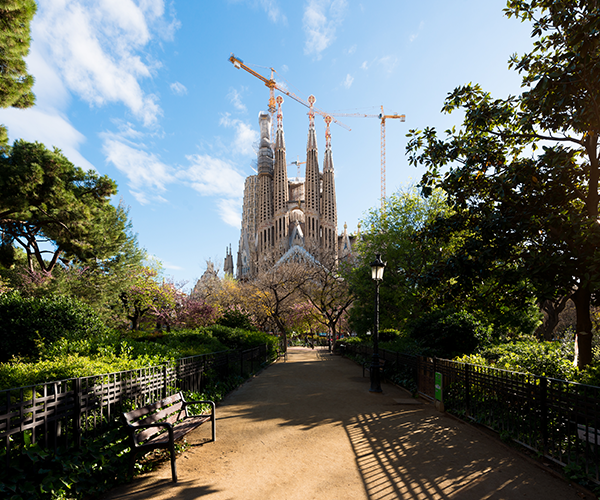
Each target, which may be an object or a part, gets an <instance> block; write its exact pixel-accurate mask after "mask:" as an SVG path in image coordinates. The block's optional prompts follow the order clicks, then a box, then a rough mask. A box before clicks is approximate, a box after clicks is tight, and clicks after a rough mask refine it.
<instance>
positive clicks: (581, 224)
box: [407, 0, 600, 367]
mask: <svg viewBox="0 0 600 500" xmlns="http://www.w3.org/2000/svg"><path fill="white" fill-rule="evenodd" d="M505 14H506V15H507V16H508V17H512V16H514V17H516V18H517V19H520V20H521V21H527V22H531V23H532V26H533V30H532V37H533V38H534V43H533V47H532V50H531V51H530V52H529V53H526V54H524V55H522V56H517V55H514V56H512V57H511V58H510V67H514V68H515V69H516V70H517V71H518V72H519V73H521V75H522V87H523V93H522V94H521V95H520V96H508V97H506V98H504V99H494V98H492V96H491V95H490V94H489V93H487V92H485V91H484V90H483V89H482V88H481V87H480V86H479V85H473V84H468V85H464V86H462V87H458V88H456V89H455V90H454V91H453V92H451V93H450V94H449V95H448V97H447V99H446V101H445V103H444V106H443V111H444V112H447V113H451V112H453V111H457V110H459V111H460V112H461V115H462V116H464V120H463V124H462V127H460V128H459V129H457V128H454V127H453V128H452V129H451V130H447V131H445V132H444V133H443V134H440V135H438V132H437V131H436V130H435V129H433V128H426V129H424V130H412V131H410V134H409V137H410V140H409V143H408V146H407V150H408V152H409V161H410V163H411V164H413V165H415V166H425V167H426V168H427V172H426V173H425V174H424V176H423V177H422V180H421V184H420V186H421V187H422V189H423V191H424V192H425V194H429V193H431V192H433V190H434V189H443V190H444V192H445V193H446V194H447V196H448V202H449V203H450V204H451V206H452V208H453V214H452V215H451V216H450V217H448V218H446V219H445V220H440V221H438V223H437V224H435V225H434V226H433V227H432V228H430V231H428V236H429V237H438V238H442V239H445V240H446V241H450V239H452V238H454V241H457V240H456V236H457V235H459V236H460V237H461V238H462V240H460V241H458V243H459V244H458V245H457V247H456V248H455V249H454V251H453V252H452V255H450V256H448V257H444V258H443V259H441V260H440V261H439V265H438V266H437V267H438V269H439V271H440V272H439V277H440V278H439V279H440V280H445V281H446V282H452V283H454V284H455V288H456V289H457V292H459V293H461V294H463V295H468V294H469V293H471V292H472V291H473V290H479V289H480V284H481V283H482V282H483V283H487V284H491V285H492V288H491V289H492V290H494V291H495V293H494V294H493V296H491V297H490V301H493V300H494V299H495V298H496V297H507V298H509V301H507V305H508V306H510V304H511V303H513V304H514V305H513V307H516V308H521V307H523V306H524V305H527V303H528V302H529V301H530V300H531V298H532V297H534V298H535V299H537V300H538V301H543V300H546V299H555V298H557V297H564V296H570V297H571V299H572V300H573V302H574V304H575V306H576V309H577V318H578V326H577V332H582V333H591V321H590V304H591V298H592V297H593V296H594V295H595V294H596V293H597V292H598V290H600V253H599V252H598V250H597V249H598V248H599V247H600V225H599V224H598V213H599V209H600V206H599V202H600V198H599V197H598V190H599V179H600V175H599V172H600V156H599V151H600V148H599V138H600V136H599V134H598V132H597V131H598V130H600V117H599V116H600V115H599V114H598V110H597V102H598V101H599V99H600V87H598V86H597V85H594V84H591V83H589V82H596V81H598V79H599V78H600V39H599V38H598V37H597V36H596V33H597V29H598V28H597V27H598V24H599V23H600V11H599V10H598V8H597V5H596V4H595V2H565V1H538V0H533V1H522V0H511V1H509V2H508V3H507V8H506V9H505ZM463 113H464V115H463ZM499 291H501V292H502V293H499ZM590 340H591V335H579V334H578V335H577V341H578V346H579V349H578V364H579V366H580V367H583V366H585V365H587V364H589V363H591V362H592V360H593V358H592V352H591V345H590Z"/></svg>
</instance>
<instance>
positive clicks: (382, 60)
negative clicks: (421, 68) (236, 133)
mask: <svg viewBox="0 0 600 500" xmlns="http://www.w3.org/2000/svg"><path fill="white" fill-rule="evenodd" d="M375 62H376V63H377V64H378V65H379V66H381V67H382V68H383V69H384V71H385V72H386V73H391V72H392V71H394V69H395V68H396V66H397V65H398V58H397V57H396V56H392V55H389V56H383V57H379V58H378V59H376V60H375Z"/></svg>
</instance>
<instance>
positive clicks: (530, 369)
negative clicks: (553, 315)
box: [457, 338, 578, 381]
mask: <svg viewBox="0 0 600 500" xmlns="http://www.w3.org/2000/svg"><path fill="white" fill-rule="evenodd" d="M572 360H573V345H572V343H571V342H569V343H565V342H558V341H555V342H544V341H541V342H540V341H538V340H536V339H533V338H531V339H529V340H519V341H515V342H511V343H508V344H500V345H496V346H491V347H488V348H486V349H483V350H481V352H480V353H479V354H478V355H474V356H464V357H462V358H459V359H457V361H461V362H464V363H472V364H484V365H488V366H494V367H495V368H501V369H503V370H509V371H513V372H521V373H532V374H534V375H538V376H540V377H550V378H557V379H560V380H571V381H573V380H576V379H577V375H578V370H577V368H575V367H574V366H573V362H572Z"/></svg>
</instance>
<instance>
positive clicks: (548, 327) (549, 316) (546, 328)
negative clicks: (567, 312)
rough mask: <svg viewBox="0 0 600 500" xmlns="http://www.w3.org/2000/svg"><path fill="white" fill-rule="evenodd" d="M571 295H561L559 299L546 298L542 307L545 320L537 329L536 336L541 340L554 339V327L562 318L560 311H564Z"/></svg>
mask: <svg viewBox="0 0 600 500" xmlns="http://www.w3.org/2000/svg"><path fill="white" fill-rule="evenodd" d="M568 301H569V297H560V298H559V299H558V300H556V302H555V301H553V300H544V301H543V302H542V303H541V304H540V309H541V310H542V311H543V313H544V321H543V323H542V324H541V325H540V327H539V328H538V329H537V330H536V332H535V336H536V337H537V338H538V339H540V340H549V341H550V340H554V329H555V328H556V325H558V322H559V320H560V317H559V316H560V313H561V312H563V311H564V309H565V306H566V305H567V302H568Z"/></svg>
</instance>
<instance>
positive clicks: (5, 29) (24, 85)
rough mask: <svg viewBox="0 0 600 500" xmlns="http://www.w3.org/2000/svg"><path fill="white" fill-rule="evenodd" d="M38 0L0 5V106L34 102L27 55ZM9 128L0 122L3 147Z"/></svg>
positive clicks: (23, 105) (16, 0)
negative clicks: (26, 59) (31, 25)
mask: <svg viewBox="0 0 600 500" xmlns="http://www.w3.org/2000/svg"><path fill="white" fill-rule="evenodd" d="M36 9H37V5H36V3H35V0H5V1H3V2H2V5H1V6H0V107H2V108H9V107H15V108H29V107H31V106H33V104H34V102H35V96H34V95H33V92H32V91H31V88H32V87H33V76H31V75H30V74H28V73H27V65H26V64H25V57H26V56H27V54H29V45H30V43H31V34H30V24H31V20H32V19H33V16H34V15H35V11H36ZM7 143H8V137H7V134H6V128H5V127H3V126H0V147H4V146H6V144H7Z"/></svg>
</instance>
